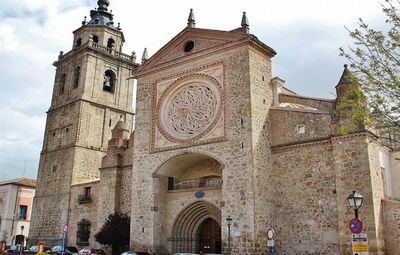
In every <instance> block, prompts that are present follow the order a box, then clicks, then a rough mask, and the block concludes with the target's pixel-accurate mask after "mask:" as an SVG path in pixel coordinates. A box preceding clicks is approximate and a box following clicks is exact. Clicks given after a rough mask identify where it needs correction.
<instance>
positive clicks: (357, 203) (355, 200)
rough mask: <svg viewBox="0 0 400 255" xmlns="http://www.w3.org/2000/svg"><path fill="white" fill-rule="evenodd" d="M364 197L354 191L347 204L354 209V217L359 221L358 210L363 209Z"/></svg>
mask: <svg viewBox="0 0 400 255" xmlns="http://www.w3.org/2000/svg"><path fill="white" fill-rule="evenodd" d="M363 199H364V197H363V196H362V195H361V194H359V193H357V192H355V191H353V192H352V193H351V194H350V195H349V196H348V197H347V203H349V205H350V206H351V207H352V208H353V209H354V216H355V218H357V219H358V210H359V209H360V208H361V206H362V203H363Z"/></svg>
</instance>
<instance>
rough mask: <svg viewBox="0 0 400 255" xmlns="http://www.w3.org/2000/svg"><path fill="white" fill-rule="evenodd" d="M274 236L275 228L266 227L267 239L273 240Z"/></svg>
mask: <svg viewBox="0 0 400 255" xmlns="http://www.w3.org/2000/svg"><path fill="white" fill-rule="evenodd" d="M274 238H275V230H274V229H273V228H271V227H269V228H268V229H267V239H268V240H274ZM272 246H273V245H272Z"/></svg>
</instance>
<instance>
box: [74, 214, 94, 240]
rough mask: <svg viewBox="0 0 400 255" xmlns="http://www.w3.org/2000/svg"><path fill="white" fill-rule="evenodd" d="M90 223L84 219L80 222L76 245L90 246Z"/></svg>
mask: <svg viewBox="0 0 400 255" xmlns="http://www.w3.org/2000/svg"><path fill="white" fill-rule="evenodd" d="M90 225H91V224H90V221H88V220H85V219H82V220H81V221H79V222H78V231H77V233H76V237H77V238H76V243H77V244H78V245H88V244H89V237H90Z"/></svg>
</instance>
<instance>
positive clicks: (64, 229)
mask: <svg viewBox="0 0 400 255" xmlns="http://www.w3.org/2000/svg"><path fill="white" fill-rule="evenodd" d="M67 231H68V224H63V226H62V232H63V233H64V234H65V233H67Z"/></svg>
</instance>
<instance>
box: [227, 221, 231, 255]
mask: <svg viewBox="0 0 400 255" xmlns="http://www.w3.org/2000/svg"><path fill="white" fill-rule="evenodd" d="M226 223H227V224H228V254H231V225H232V217H231V216H228V218H226Z"/></svg>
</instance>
